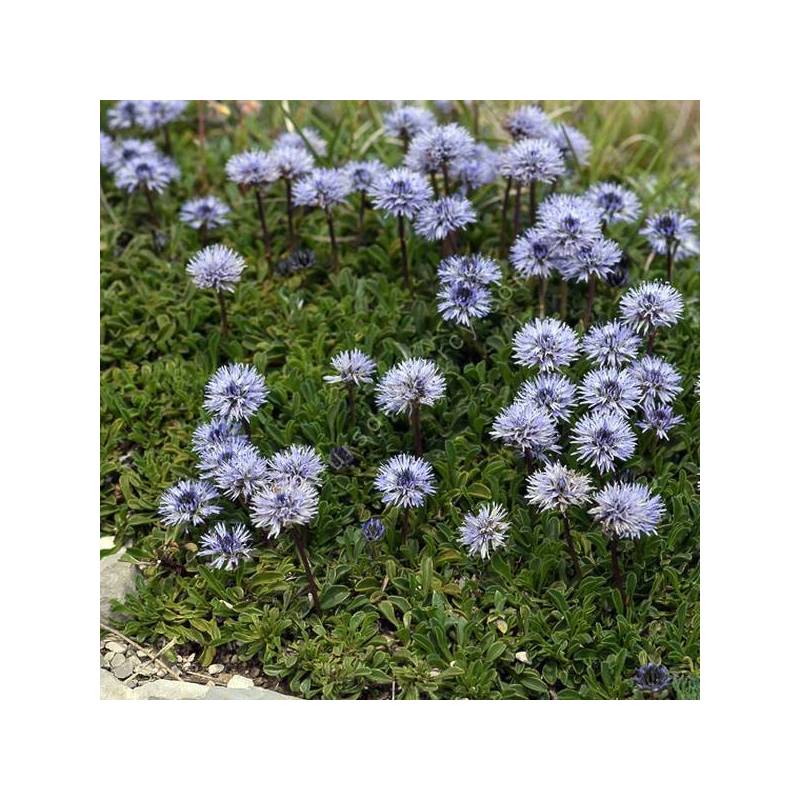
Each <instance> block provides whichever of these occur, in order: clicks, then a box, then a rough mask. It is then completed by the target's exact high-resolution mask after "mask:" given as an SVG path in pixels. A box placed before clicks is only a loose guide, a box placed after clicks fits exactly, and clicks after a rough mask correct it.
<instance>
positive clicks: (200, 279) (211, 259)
mask: <svg viewBox="0 0 800 800" xmlns="http://www.w3.org/2000/svg"><path fill="white" fill-rule="evenodd" d="M245 266H246V264H245V263H244V259H243V258H242V257H241V256H240V255H239V254H238V253H237V252H235V251H233V250H231V249H230V248H229V247H225V246H224V245H221V244H213V245H211V246H210V247H205V248H203V249H202V250H201V251H200V252H199V253H195V255H194V256H193V257H192V260H191V261H190V262H189V263H188V264H187V265H186V271H187V272H188V273H189V274H190V275H191V276H192V280H193V281H194V284H195V286H197V287H198V288H200V289H212V290H213V291H214V293H215V294H216V295H217V299H218V300H219V313H220V325H221V329H222V335H223V336H225V335H226V334H227V333H228V312H227V309H226V306H225V292H231V293H232V292H233V290H234V289H235V288H236V284H237V283H238V282H239V280H240V278H241V277H242V270H244V268H245Z"/></svg>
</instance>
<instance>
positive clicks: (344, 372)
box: [322, 350, 376, 386]
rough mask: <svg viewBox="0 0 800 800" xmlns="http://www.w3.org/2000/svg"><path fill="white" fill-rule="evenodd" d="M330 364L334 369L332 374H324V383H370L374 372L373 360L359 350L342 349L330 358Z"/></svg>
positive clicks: (356, 384) (355, 384) (357, 384)
mask: <svg viewBox="0 0 800 800" xmlns="http://www.w3.org/2000/svg"><path fill="white" fill-rule="evenodd" d="M331 366H332V367H333V368H334V370H336V372H335V374H333V375H325V376H324V377H323V378H322V380H324V381H325V382H326V383H344V384H352V385H354V386H359V385H360V384H362V383H372V376H373V375H374V374H375V369H376V366H375V362H374V361H373V360H372V359H371V358H370V357H369V356H368V355H366V353H362V352H361V351H360V350H344V351H343V352H341V353H338V354H337V355H335V356H334V357H333V358H332V359H331Z"/></svg>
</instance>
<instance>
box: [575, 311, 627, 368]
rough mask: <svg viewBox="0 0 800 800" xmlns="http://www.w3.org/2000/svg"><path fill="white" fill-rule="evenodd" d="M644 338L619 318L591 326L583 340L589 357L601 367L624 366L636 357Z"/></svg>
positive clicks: (584, 348)
mask: <svg viewBox="0 0 800 800" xmlns="http://www.w3.org/2000/svg"><path fill="white" fill-rule="evenodd" d="M641 346H642V339H641V337H640V336H637V334H636V333H635V332H634V330H633V329H632V328H630V327H628V326H627V325H625V324H623V323H622V322H620V321H619V320H616V319H615V320H612V321H611V322H606V323H604V324H602V325H595V326H594V327H592V328H590V329H589V330H588V332H587V333H586V335H585V336H584V337H583V341H582V342H581V349H582V350H583V352H584V353H585V354H586V356H587V358H589V359H590V360H591V361H594V362H595V363H596V364H597V365H598V366H601V367H617V368H619V367H622V366H623V365H625V364H627V363H628V362H630V361H633V359H635V358H636V356H637V355H638V352H639V348H640V347H641Z"/></svg>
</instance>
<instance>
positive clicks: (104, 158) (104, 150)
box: [100, 131, 114, 168]
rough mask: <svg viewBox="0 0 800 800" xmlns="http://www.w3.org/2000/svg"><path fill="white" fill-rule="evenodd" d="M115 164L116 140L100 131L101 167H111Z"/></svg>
mask: <svg viewBox="0 0 800 800" xmlns="http://www.w3.org/2000/svg"><path fill="white" fill-rule="evenodd" d="M113 163H114V140H113V139H112V138H111V137H110V136H109V135H108V134H107V133H104V132H103V131H100V166H101V167H109V168H110V167H111V165H112V164H113Z"/></svg>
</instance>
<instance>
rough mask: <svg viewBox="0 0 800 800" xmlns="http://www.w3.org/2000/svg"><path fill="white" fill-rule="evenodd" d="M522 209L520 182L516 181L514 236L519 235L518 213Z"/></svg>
mask: <svg viewBox="0 0 800 800" xmlns="http://www.w3.org/2000/svg"><path fill="white" fill-rule="evenodd" d="M521 211H522V184H521V183H520V182H519V181H517V192H516V194H515V195H514V238H515V239H516V238H517V236H519V227H520V213H521Z"/></svg>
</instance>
